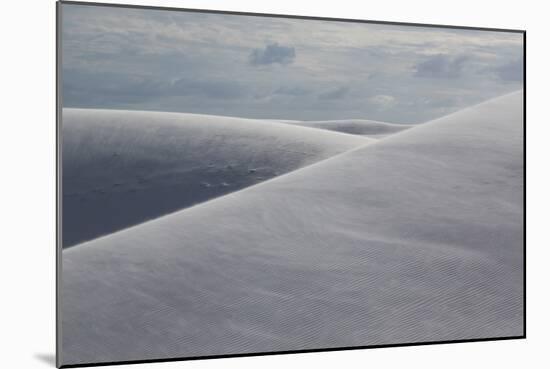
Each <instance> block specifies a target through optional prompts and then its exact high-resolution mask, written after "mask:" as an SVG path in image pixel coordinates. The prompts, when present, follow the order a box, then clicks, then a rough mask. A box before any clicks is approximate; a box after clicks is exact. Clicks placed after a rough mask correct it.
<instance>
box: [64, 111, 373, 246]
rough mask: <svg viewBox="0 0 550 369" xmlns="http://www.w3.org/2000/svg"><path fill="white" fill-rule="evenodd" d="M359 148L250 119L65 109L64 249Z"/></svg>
mask: <svg viewBox="0 0 550 369" xmlns="http://www.w3.org/2000/svg"><path fill="white" fill-rule="evenodd" d="M365 142H366V141H365V140H363V139H361V138H359V137H353V136H351V137H350V136H349V135H344V134H335V132H326V131H320V130H315V129H309V128H302V127H298V126H290V125H286V124H282V123H275V122H264V121H256V120H250V119H240V118H229V117H216V116H206V115H197V114H179V113H159V112H135V111H134V112H131V111H116V110H91V109H64V111H63V194H64V196H63V245H64V247H68V246H72V245H74V244H77V243H79V242H82V241H86V240H90V239H93V238H95V237H98V236H101V235H105V234H109V233H112V232H114V231H117V230H120V229H122V228H125V227H128V226H131V225H135V224H138V223H141V222H143V221H146V220H150V219H152V218H155V217H158V216H160V215H163V214H167V213H170V212H173V211H176V210H180V209H182V208H185V207H189V206H192V205H195V204H197V203H200V202H203V201H206V200H209V199H212V198H214V197H217V196H220V195H223V194H226V193H228V192H232V191H236V190H239V189H242V188H244V187H246V186H250V185H252V184H256V183H259V182H261V181H264V180H266V179H269V178H272V177H275V176H277V175H280V174H283V173H286V172H289V171H291V170H295V169H297V168H301V167H303V166H306V165H309V164H311V163H314V162H316V161H319V160H322V159H325V158H328V157H330V156H333V155H335V154H338V153H341V152H343V151H346V150H349V149H351V148H354V147H358V146H359V145H363V144H364V143H365Z"/></svg>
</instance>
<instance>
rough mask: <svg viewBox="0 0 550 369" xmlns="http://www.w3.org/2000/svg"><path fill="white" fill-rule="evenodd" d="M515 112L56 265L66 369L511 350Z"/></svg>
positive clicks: (518, 327) (148, 226) (497, 105)
mask: <svg viewBox="0 0 550 369" xmlns="http://www.w3.org/2000/svg"><path fill="white" fill-rule="evenodd" d="M522 108H523V106H522V93H521V92H518V93H514V94H510V95H507V96H504V97H501V98H497V99H494V100H491V101H489V102H486V103H484V104H481V105H478V106H475V107H472V108H469V109H466V110H463V111H460V112H458V113H455V114H452V115H449V116H447V117H444V118H441V119H438V120H435V121H432V122H429V123H426V124H423V125H421V126H419V127H414V128H411V129H409V130H407V131H404V132H401V133H396V134H394V135H392V136H391V137H387V138H385V139H382V140H380V141H378V142H377V143H374V144H369V145H366V146H363V147H361V148H358V149H355V150H352V151H349V152H346V153H343V154H340V155H337V156H335V157H333V158H330V159H327V160H325V161H322V162H319V163H317V164H313V165H311V166H308V167H306V168H302V169H299V170H296V171H294V172H292V173H289V174H286V175H282V176H279V177H277V178H274V179H271V180H269V181H266V182H264V183H261V184H257V185H255V186H251V187H249V188H246V189H244V190H241V191H237V192H233V193H230V194H228V195H225V196H223V197H220V198H218V199H215V200H213V201H209V202H206V203H203V204H201V205H198V206H196V207H192V208H188V209H185V210H182V211H179V212H177V213H174V214H170V215H167V216H164V217H162V218H159V219H156V220H153V221H150V222H146V223H144V224H141V225H138V226H135V227H132V228H129V229H126V230H123V231H121V232H117V233H114V234H112V235H109V236H105V237H102V238H99V239H96V240H94V241H91V242H87V243H84V244H81V245H79V246H78V247H75V248H71V249H68V250H65V251H64V252H63V280H62V302H61V304H62V312H63V314H62V317H63V321H62V324H63V337H62V338H63V349H62V352H63V355H64V357H63V358H62V362H63V363H64V364H75V363H79V362H102V361H112V360H135V359H149V358H159V357H182V356H200V355H216V354H231V353H245V352H265V351H279V350H297V349H311V348H328V347H341V346H354V345H374V344H387V343H397V342H399V343H405V342H418V341H439V340H450V339H453V340H455V339H468V338H480V337H502V336H515V335H521V334H522V314H523V305H522V301H523V300H522V299H523V293H522V283H523V280H522V265H523V260H522V247H523V226H522V224H523V221H522V218H523V212H522V211H523V210H522V209H523V162H522V150H523V147H522V144H523V140H522ZM319 131H321V130H319Z"/></svg>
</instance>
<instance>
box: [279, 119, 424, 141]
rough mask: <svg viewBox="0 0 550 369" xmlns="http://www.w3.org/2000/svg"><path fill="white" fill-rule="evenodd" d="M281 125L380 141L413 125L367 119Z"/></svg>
mask: <svg viewBox="0 0 550 369" xmlns="http://www.w3.org/2000/svg"><path fill="white" fill-rule="evenodd" d="M280 122H282V123H286V124H291V125H297V126H302V127H310V128H317V129H326V130H329V131H334V132H340V133H348V134H353V135H360V136H364V137H369V138H374V139H380V138H384V137H387V136H389V135H391V134H395V133H397V132H401V131H404V130H407V129H409V128H412V127H414V126H415V125H406V124H396V123H387V122H379V121H375V120H367V119H341V120H320V121H290V120H282V121H280Z"/></svg>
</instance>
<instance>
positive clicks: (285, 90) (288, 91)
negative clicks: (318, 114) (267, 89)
mask: <svg viewBox="0 0 550 369" xmlns="http://www.w3.org/2000/svg"><path fill="white" fill-rule="evenodd" d="M309 93H310V90H308V89H305V88H303V87H284V86H282V87H279V88H278V89H276V90H275V91H274V94H277V95H290V96H304V95H308V94H309Z"/></svg>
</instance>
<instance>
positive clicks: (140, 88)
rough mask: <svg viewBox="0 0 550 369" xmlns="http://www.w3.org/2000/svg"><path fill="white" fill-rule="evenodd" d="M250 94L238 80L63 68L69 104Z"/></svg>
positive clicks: (94, 104)
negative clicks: (160, 77)
mask: <svg viewBox="0 0 550 369" xmlns="http://www.w3.org/2000/svg"><path fill="white" fill-rule="evenodd" d="M246 95H247V89H246V87H245V86H243V85H241V84H240V83H238V82H234V81H226V80H215V79H210V80H208V79H202V80H198V79H192V78H180V79H178V80H176V81H174V82H170V81H165V80H157V79H154V78H150V77H143V76H136V75H131V74H125V73H121V72H118V73H114V72H96V73H91V72H86V71H82V70H64V71H63V102H64V104H66V105H67V106H84V107H89V106H109V107H110V106H115V105H116V104H118V103H122V104H138V103H142V102H147V101H151V100H154V99H159V98H165V97H171V96H193V97H199V98H209V99H225V100H231V99H238V98H241V97H244V96H246Z"/></svg>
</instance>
